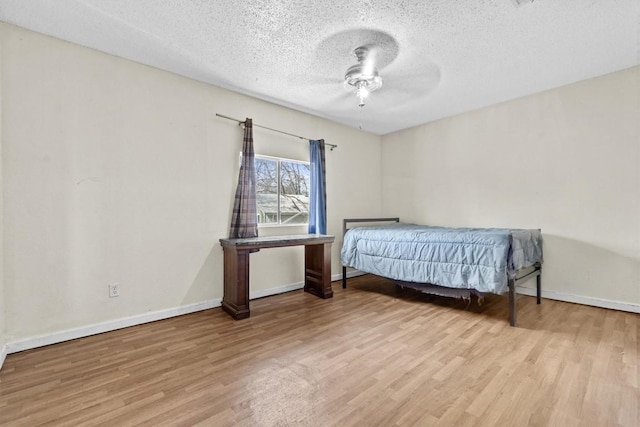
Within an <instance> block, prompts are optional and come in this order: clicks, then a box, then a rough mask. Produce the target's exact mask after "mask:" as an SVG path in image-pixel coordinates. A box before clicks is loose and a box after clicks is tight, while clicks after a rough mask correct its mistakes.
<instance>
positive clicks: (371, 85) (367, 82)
mask: <svg viewBox="0 0 640 427" xmlns="http://www.w3.org/2000/svg"><path fill="white" fill-rule="evenodd" d="M353 53H354V55H355V56H356V59H357V60H358V63H357V64H355V65H352V66H351V67H349V68H348V69H347V72H346V73H345V75H344V87H345V88H346V89H347V90H350V91H355V94H356V96H357V97H358V99H359V103H358V106H359V107H364V105H365V99H367V97H368V96H369V94H370V93H371V92H373V91H375V90H377V89H380V87H382V78H381V77H380V75H379V74H378V70H377V69H376V63H375V58H376V51H375V50H370V49H369V48H368V47H367V46H359V47H357V48H355V50H354V51H353Z"/></svg>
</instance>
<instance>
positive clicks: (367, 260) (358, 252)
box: [340, 223, 543, 294]
mask: <svg viewBox="0 0 640 427" xmlns="http://www.w3.org/2000/svg"><path fill="white" fill-rule="evenodd" d="M340 258H341V260H342V264H343V265H344V266H347V267H353V268H356V269H358V270H360V271H363V272H366V273H372V274H375V275H378V276H382V277H387V278H389V279H393V280H398V281H404V282H414V283H430V284H434V285H438V286H445V287H450V288H460V289H475V290H477V291H480V292H490V293H495V294H504V293H505V292H507V290H508V280H509V279H510V278H515V277H516V275H517V272H518V270H521V269H524V268H527V267H530V266H533V265H535V264H542V261H543V259H542V234H541V232H540V230H524V229H505V228H447V227H433V226H425V225H416V224H407V223H397V224H391V225H383V226H373V227H357V228H353V229H350V230H348V231H347V233H346V234H345V236H344V242H343V245H342V251H341V253H340Z"/></svg>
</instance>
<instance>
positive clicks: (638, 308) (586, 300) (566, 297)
mask: <svg viewBox="0 0 640 427" xmlns="http://www.w3.org/2000/svg"><path fill="white" fill-rule="evenodd" d="M516 292H517V293H519V294H523V295H529V296H536V290H535V289H534V288H527V287H524V286H517V287H516ZM542 298H548V299H553V300H557V301H564V302H572V303H575V304H582V305H590V306H593V307H600V308H610V309H612V310H619V311H628V312H630V313H640V304H633V303H628V302H621V301H611V300H607V299H602V298H592V297H584V296H580V295H572V294H565V293H562V292H555V291H545V290H544V289H542Z"/></svg>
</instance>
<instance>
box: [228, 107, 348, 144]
mask: <svg viewBox="0 0 640 427" xmlns="http://www.w3.org/2000/svg"><path fill="white" fill-rule="evenodd" d="M216 116H218V117H222V118H223V119H227V120H233V121H234V122H238V125H243V124H244V120H238V119H234V118H233V117H228V116H223V115H222V114H218V113H216ZM253 126H255V127H259V128H263V129H268V130H270V131H273V132H278V133H282V134H285V135H289V136H293V137H294V138H300V139H304V140H306V141H309V140H310V139H311V138H305V137H303V136H300V135H294V134H292V133H289V132H284V131H281V130H278V129H273V128H268V127H266V126H260V125H257V124H255V123H253ZM324 145H328V146H329V147H331V148H330V150H331V151H333V149H334V148H337V147H338V146H337V145H335V144H329V143H327V142H325V143H324Z"/></svg>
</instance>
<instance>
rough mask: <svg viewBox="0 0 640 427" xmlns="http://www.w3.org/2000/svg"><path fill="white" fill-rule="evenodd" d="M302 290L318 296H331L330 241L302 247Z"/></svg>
mask: <svg viewBox="0 0 640 427" xmlns="http://www.w3.org/2000/svg"><path fill="white" fill-rule="evenodd" d="M304 267H305V268H304V271H305V273H304V291H305V292H309V293H310V294H313V295H315V296H318V297H320V298H331V297H333V289H331V243H324V244H319V245H306V246H305V247H304Z"/></svg>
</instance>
